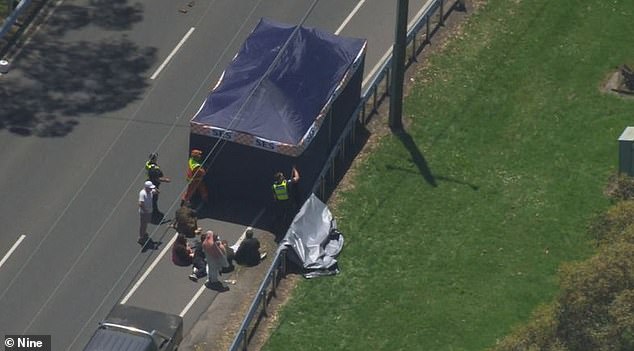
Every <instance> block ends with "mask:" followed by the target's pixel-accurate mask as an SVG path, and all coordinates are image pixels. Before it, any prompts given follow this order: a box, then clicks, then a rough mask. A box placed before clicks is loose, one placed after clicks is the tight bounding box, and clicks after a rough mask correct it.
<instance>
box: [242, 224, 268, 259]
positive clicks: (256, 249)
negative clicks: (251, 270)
mask: <svg viewBox="0 0 634 351" xmlns="http://www.w3.org/2000/svg"><path fill="white" fill-rule="evenodd" d="M264 257H266V253H262V254H260V241H258V239H256V238H254V237H253V229H251V228H249V229H247V231H246V233H245V238H244V240H242V242H241V243H240V246H239V247H238V250H237V251H236V255H235V260H236V262H237V263H238V264H243V265H246V266H255V265H257V264H258V263H260V261H261V260H262V259H263V258H264Z"/></svg>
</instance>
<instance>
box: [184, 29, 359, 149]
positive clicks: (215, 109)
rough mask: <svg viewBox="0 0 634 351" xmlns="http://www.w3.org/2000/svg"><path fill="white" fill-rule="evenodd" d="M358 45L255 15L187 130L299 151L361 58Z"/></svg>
mask: <svg viewBox="0 0 634 351" xmlns="http://www.w3.org/2000/svg"><path fill="white" fill-rule="evenodd" d="M365 45H366V41H365V40H363V39H356V38H345V37H340V36H337V35H334V34H331V33H327V32H324V31H321V30H318V29H315V28H307V27H302V26H291V25H286V24H281V23H276V22H274V21H271V20H268V19H261V20H260V22H259V23H258V25H257V26H256V28H255V29H254V30H253V32H252V33H251V34H250V36H249V37H248V38H247V39H246V41H245V43H244V44H243V46H242V48H241V49H240V51H239V52H238V54H237V55H236V56H235V58H234V59H233V61H232V62H231V64H230V65H229V67H228V68H227V69H226V70H225V71H224V73H223V75H222V77H221V78H220V80H219V81H218V84H217V85H216V87H215V88H214V89H213V90H212V92H211V93H210V94H209V95H208V97H207V99H206V100H205V102H204V103H203V105H202V107H201V108H200V110H199V111H198V113H197V114H196V115H195V117H194V118H193V119H192V121H191V125H192V133H194V134H200V135H206V136H212V137H216V138H222V139H226V140H231V141H233V142H237V143H241V144H246V145H250V146H255V147H259V148H263V149H268V150H269V151H274V152H278V153H282V154H286V155H291V156H297V155H299V154H301V153H302V152H303V151H304V149H305V148H306V147H307V146H308V144H309V143H310V142H311V140H312V139H313V138H314V137H315V135H316V134H317V132H318V130H319V128H320V126H321V124H322V122H323V120H324V119H325V115H326V114H327V113H328V111H329V108H330V106H331V104H332V103H333V101H334V100H335V99H336V97H337V96H338V94H340V93H341V91H342V90H343V88H345V85H346V83H347V82H348V81H349V80H350V78H351V77H352V75H353V74H354V73H355V72H356V69H357V68H358V65H360V64H361V63H362V62H363V55H364V53H365Z"/></svg>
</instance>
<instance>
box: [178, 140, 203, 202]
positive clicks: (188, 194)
mask: <svg viewBox="0 0 634 351" xmlns="http://www.w3.org/2000/svg"><path fill="white" fill-rule="evenodd" d="M202 160H203V152H202V151H200V150H198V149H193V150H192V151H191V153H190V155H189V160H188V161H187V177H186V179H187V190H186V191H185V194H183V202H188V201H189V202H191V200H192V198H193V197H194V195H196V194H198V196H200V199H201V200H202V202H203V203H204V204H207V202H208V201H209V194H208V192H207V185H206V184H205V181H204V179H203V178H204V177H205V174H207V172H206V171H205V169H204V168H203V165H202Z"/></svg>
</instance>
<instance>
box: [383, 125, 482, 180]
mask: <svg viewBox="0 0 634 351" xmlns="http://www.w3.org/2000/svg"><path fill="white" fill-rule="evenodd" d="M393 132H394V134H395V135H396V136H397V137H398V139H399V140H400V141H401V143H403V146H405V148H406V149H407V151H409V154H410V156H411V158H412V162H413V163H414V164H415V165H416V167H417V168H418V172H419V173H420V174H421V175H422V176H423V178H424V179H425V181H426V182H427V183H428V184H429V185H431V186H433V187H437V186H438V181H447V182H452V183H457V184H462V185H466V186H468V187H469V188H471V190H474V191H476V190H478V189H480V187H479V186H478V185H475V184H472V183H469V182H465V181H462V180H459V179H455V178H452V177H447V176H442V175H434V174H433V173H432V171H431V169H430V168H429V164H428V163H427V160H426V159H425V157H424V156H423V154H422V153H421V152H420V150H419V149H418V146H417V145H416V142H415V141H414V139H412V136H411V135H409V134H408V133H407V132H406V131H404V130H394V131H393ZM387 168H388V169H397V170H401V171H404V172H411V171H410V170H408V169H404V168H401V167H394V166H388V167H387Z"/></svg>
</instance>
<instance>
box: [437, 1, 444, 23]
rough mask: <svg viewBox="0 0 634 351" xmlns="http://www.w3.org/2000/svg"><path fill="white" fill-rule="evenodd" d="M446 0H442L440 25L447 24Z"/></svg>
mask: <svg viewBox="0 0 634 351" xmlns="http://www.w3.org/2000/svg"><path fill="white" fill-rule="evenodd" d="M444 5H445V0H440V13H439V14H440V18H439V19H438V20H439V21H440V25H441V26H444V25H445V9H444V8H445V6H444Z"/></svg>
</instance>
